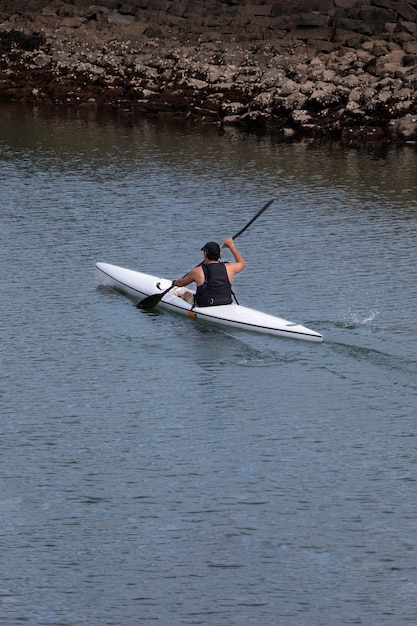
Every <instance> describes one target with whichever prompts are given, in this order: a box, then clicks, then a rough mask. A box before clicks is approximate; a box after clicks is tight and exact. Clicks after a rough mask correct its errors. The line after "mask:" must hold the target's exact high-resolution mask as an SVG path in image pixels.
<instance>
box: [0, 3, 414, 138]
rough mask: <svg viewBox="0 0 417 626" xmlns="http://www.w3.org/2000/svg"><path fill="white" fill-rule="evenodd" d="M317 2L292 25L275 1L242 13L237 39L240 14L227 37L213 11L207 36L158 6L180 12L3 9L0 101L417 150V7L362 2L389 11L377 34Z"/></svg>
mask: <svg viewBox="0 0 417 626" xmlns="http://www.w3.org/2000/svg"><path fill="white" fill-rule="evenodd" d="M323 2H324V5H323ZM323 2H322V3H321V6H322V10H321V11H320V10H317V11H313V12H310V13H309V14H308V13H302V12H299V13H297V14H295V15H286V14H285V12H283V11H284V9H283V8H282V11H281V12H280V11H279V10H278V8H277V7H279V6H281V7H284V5H285V3H281V4H280V3H276V2H275V3H268V2H260V3H258V4H257V3H252V5H251V7H252V9H251V10H252V13H251V14H250V15H248V13H247V12H246V21H245V20H243V21H244V22H245V24H246V28H245V29H242V28H240V29H239V28H238V26H239V24H241V23H240V22H239V20H237V22H236V16H237V15H239V14H238V13H236V12H235V13H234V16H235V17H234V20H235V21H234V28H231V27H230V23H231V22H230V21H229V22H228V23H229V27H228V28H226V29H225V27H224V24H225V23H226V22H225V20H223V21H222V15H220V16H218V20H220V21H219V22H215V24H214V26H211V27H208V26H204V24H202V19H203V18H201V19H200V21H198V20H194V21H193V20H192V19H191V20H190V19H188V20H187V18H186V17H184V16H183V17H182V18H181V19H179V18H177V19H173V18H174V17H175V14H173V13H172V12H171V14H170V12H169V10H168V7H169V8H170V9H171V10H172V7H173V6H175V4H176V7H177V9H178V5H179V4H182V5H183V7H184V6H185V5H187V6H189V5H190V3H187V2H185V3H172V2H165V3H164V2H162V1H161V0H159V3H157V4H155V2H154V3H153V4H152V2H151V0H149V1H148V2H147V1H146V0H142V2H139V3H138V2H136V3H134V4H133V5H132V4H129V5H122V4H121V3H118V2H112V1H111V0H102V4H100V5H90V4H88V5H87V3H84V2H83V1H82V0H78V1H77V0H75V1H74V3H67V2H63V1H61V0H55V1H53V2H52V3H49V4H46V3H44V2H41V1H40V0H39V1H38V0H32V2H23V1H22V2H19V1H17V2H16V1H15V2H13V3H12V2H9V3H7V2H1V1H0V100H1V101H3V102H25V103H30V104H33V105H37V106H41V105H43V106H60V107H62V106H66V107H80V108H87V109H92V110H108V109H111V110H118V111H120V110H122V111H125V112H129V113H131V114H132V115H146V116H155V117H169V118H181V119H185V120H192V121H193V122H198V123H206V124H207V123H209V124H216V125H218V126H227V125H233V126H236V127H239V128H242V129H245V130H260V131H267V132H273V133H277V134H278V135H281V136H283V137H289V138H292V137H294V138H298V137H305V136H311V137H337V138H338V139H342V140H348V141H392V142H416V141H417V98H416V96H417V41H416V38H417V7H416V6H415V5H416V4H417V2H409V3H407V2H396V3H394V2H389V1H388V0H381V2H379V3H370V2H368V3H366V6H368V8H369V7H371V8H372V7H373V8H374V10H375V6H374V5H375V4H379V5H385V7H384V6H382V7H380V10H382V11H385V13H384V14H378V15H379V18H378V19H379V21H378V20H377V21H376V22H375V21H374V24H378V28H375V27H374V28H373V29H372V28H370V26H369V23H367V22H366V20H365V21H362V24H365V27H364V26H363V25H362V26H361V25H360V20H357V21H358V23H357V24H356V23H355V24H354V25H353V26H355V30H353V29H352V24H351V23H348V22H346V20H349V19H350V20H351V21H352V20H354V18H352V17H349V15H352V11H353V8H351V9H349V11H348V10H347V9H346V8H345V9H344V12H342V13H340V12H339V13H337V12H335V10H334V7H335V4H343V2H345V4H346V5H349V3H350V5H352V7H353V5H355V6H356V5H357V4H358V3H357V2H356V3H354V2H350V0H339V3H337V2H336V3H334V2H327V3H326V1H325V0H323ZM191 4H192V3H191ZM217 4H219V2H217ZM287 4H288V3H287ZM301 4H302V3H301ZM313 4H314V3H313ZM316 4H317V3H316ZM318 4H319V5H320V2H319V3H318ZM359 4H360V3H359ZM362 4H363V3H362ZM9 5H13V7H12V8H11V7H10V6H9ZM20 5H22V6H23V8H21V9H20V10H19V6H20ZM28 5H32V8H33V10H32V11H28V10H27V7H28ZM236 5H239V3H237V2H229V3H226V4H225V7H226V8H227V7H231V6H235V7H236ZM310 5H311V3H310ZM350 5H349V6H350ZM392 5H395V7H396V12H394V10H393V8H392ZM413 5H414V6H413ZM152 6H154V7H155V6H159V7H162V6H165V12H161V11H162V9H161V8H160V9H159V11H157V10H156V9H155V10H152V9H150V7H152ZM196 6H197V5H196ZM242 6H243V5H242ZM245 6H246V9H247V8H248V7H247V5H245ZM332 6H333V12H332ZM253 7H255V8H253ZM256 7H257V8H256ZM261 7H263V9H262V11H261ZM323 7H324V8H325V7H327V8H325V10H324V8H323ZM226 8H225V10H226ZM238 8H239V6H238ZM398 8H402V13H403V14H404V16H405V17H404V16H403V17H401V14H400V13H398ZM184 10H185V9H184V8H183V11H184ZM213 10H214V9H213ZM260 11H261V13H262V14H261V15H260V16H258V18H257V19H256V20H254V15H255V14H256V12H258V13H259V12H260ZM176 12H177V13H178V10H177V11H176ZM274 12H275V13H276V15H273V13H274ZM359 15H360V14H359ZM167 16H168V18H169V19H167ZM255 16H256V15H255ZM300 16H301V17H300ZM374 16H375V14H374ZM261 18H263V19H264V21H263V22H262V19H261ZM383 18H385V19H388V20H389V19H391V20H393V21H392V22H390V21H387V22H383ZM406 18H408V19H406ZM412 18H413V19H415V21H412ZM204 19H206V18H204ZM212 19H214V17H213V15H212ZM273 19H275V21H274V22H271V20H273ZM342 19H344V20H345V21H344V22H343V21H341V20H342ZM266 20H269V21H268V22H267V21H266ZM277 20H278V21H277ZM279 20H280V21H279ZM300 20H301V25H300ZM232 22H233V20H232ZM303 22H304V23H303ZM219 24H222V25H223V31H222V29H221V28H220V26H219ZM245 24H243V26H244V25H245ZM266 24H268V25H270V24H273V28H272V27H270V26H269V27H268V28H266ZM306 24H307V25H306ZM277 25H278V26H280V27H281V28H278V26H277ZM241 26H242V25H241ZM348 26H350V29H349V28H347V27H348ZM219 29H220V30H219ZM225 30H226V31H228V32H224V31H225ZM361 30H362V31H364V30H365V31H366V30H368V31H371V32H360V31H361ZM372 30H373V31H375V30H376V31H377V32H372Z"/></svg>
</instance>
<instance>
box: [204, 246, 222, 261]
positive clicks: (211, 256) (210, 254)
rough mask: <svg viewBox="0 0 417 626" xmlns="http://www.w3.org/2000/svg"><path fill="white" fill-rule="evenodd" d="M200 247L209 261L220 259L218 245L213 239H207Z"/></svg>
mask: <svg viewBox="0 0 417 626" xmlns="http://www.w3.org/2000/svg"><path fill="white" fill-rule="evenodd" d="M201 249H202V251H203V252H204V254H205V255H206V256H207V258H208V260H209V261H218V260H219V259H220V246H219V244H218V243H216V242H215V241H209V242H208V243H206V245H205V246H203V247H202V248H201Z"/></svg>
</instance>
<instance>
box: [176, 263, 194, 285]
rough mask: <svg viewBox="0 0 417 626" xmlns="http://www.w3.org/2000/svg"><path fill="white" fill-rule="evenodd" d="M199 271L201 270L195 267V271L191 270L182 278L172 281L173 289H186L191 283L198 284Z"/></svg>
mask: <svg viewBox="0 0 417 626" xmlns="http://www.w3.org/2000/svg"><path fill="white" fill-rule="evenodd" d="M198 269H199V268H197V267H193V269H192V270H190V271H189V272H188V273H187V274H186V275H185V276H183V277H182V278H177V279H176V280H174V281H172V286H173V287H185V286H186V285H189V284H190V283H194V282H197V280H198V277H199V273H198Z"/></svg>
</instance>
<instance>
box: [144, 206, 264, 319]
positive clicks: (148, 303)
mask: <svg viewBox="0 0 417 626" xmlns="http://www.w3.org/2000/svg"><path fill="white" fill-rule="evenodd" d="M274 201H275V198H272V200H268V202H267V203H266V204H265V205H264V206H263V207H262V209H260V210H259V211H258V212H257V214H256V215H254V216H253V217H252V219H250V220H249V222H248V223H247V224H246V226H244V227H243V228H241V229H240V230H239V232H238V233H236V235H235V236H234V237H233V239H237V238H238V237H240V235H242V234H243V233H244V232H245V230H246V229H247V228H249V226H250V225H251V224H253V222H254V221H255V220H257V219H258V217H259V216H260V215H262V213H263V212H264V211H266V210H267V208H268V207H269V206H271V204H272V203H273V202H274ZM223 247H224V246H222V248H223ZM173 287H174V285H170V286H169V287H168V288H167V289H165V290H164V291H161V293H155V294H153V295H151V296H147V297H146V298H144V299H143V300H141V301H140V302H139V303H138V304H137V305H136V306H137V307H138V309H153V308H154V307H156V305H157V304H159V302H160V301H161V300H162V298H163V297H164V296H165V295H166V294H167V293H168V291H171V289H172V288H173Z"/></svg>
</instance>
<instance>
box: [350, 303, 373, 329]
mask: <svg viewBox="0 0 417 626" xmlns="http://www.w3.org/2000/svg"><path fill="white" fill-rule="evenodd" d="M379 314H380V311H379V310H378V309H376V308H375V309H370V310H369V309H368V310H366V308H365V307H358V306H355V305H350V306H349V307H348V308H347V309H346V308H343V310H342V315H341V317H342V322H341V323H342V324H343V325H344V326H346V327H348V328H356V327H358V326H367V325H368V324H371V323H372V322H373V321H374V320H375V319H376V318H377V317H378V316H379Z"/></svg>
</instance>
